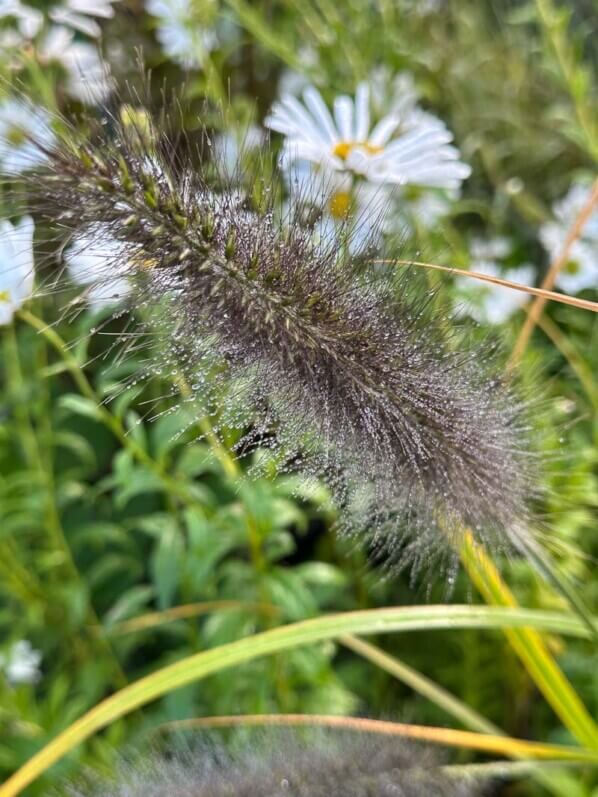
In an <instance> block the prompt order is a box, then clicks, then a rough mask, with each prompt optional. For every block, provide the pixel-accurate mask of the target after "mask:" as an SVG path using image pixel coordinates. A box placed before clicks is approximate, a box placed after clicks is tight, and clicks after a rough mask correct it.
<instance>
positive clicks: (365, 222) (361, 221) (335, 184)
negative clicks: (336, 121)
mask: <svg viewBox="0 0 598 797" xmlns="http://www.w3.org/2000/svg"><path fill="white" fill-rule="evenodd" d="M286 178H287V182H288V185H289V189H290V192H291V194H292V195H293V196H294V199H295V202H294V203H293V204H295V205H297V206H298V207H300V208H304V209H306V210H309V209H310V208H313V209H315V210H316V211H317V212H319V213H321V215H320V217H319V218H318V220H317V221H316V222H315V224H314V233H315V236H316V238H317V239H319V240H320V241H322V242H323V243H324V244H330V245H333V244H335V243H337V242H340V241H341V240H342V239H343V238H345V237H346V240H347V244H348V247H349V251H350V252H351V253H352V254H359V253H360V252H362V251H363V250H364V249H365V248H366V247H367V246H369V245H375V244H377V243H378V242H379V239H380V236H381V235H382V233H383V232H384V231H386V230H387V229H388V221H389V217H390V214H391V211H392V203H391V199H392V195H391V192H390V191H389V189H388V188H386V187H385V186H380V185H372V184H371V183H367V182H364V181H359V180H355V179H354V178H353V176H352V175H351V174H349V173H347V172H338V171H332V170H327V169H323V168H322V167H321V166H314V165H313V164H311V163H309V162H308V161H296V162H294V163H293V164H292V166H291V167H290V168H289V170H288V171H287V172H286Z"/></svg>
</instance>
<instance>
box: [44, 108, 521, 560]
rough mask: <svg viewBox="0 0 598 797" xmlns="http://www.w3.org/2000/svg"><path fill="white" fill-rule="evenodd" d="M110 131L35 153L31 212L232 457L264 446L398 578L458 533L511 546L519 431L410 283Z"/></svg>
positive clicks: (465, 350)
mask: <svg viewBox="0 0 598 797" xmlns="http://www.w3.org/2000/svg"><path fill="white" fill-rule="evenodd" d="M111 125H112V127H113V130H112V131H111V132H110V133H105V132H104V131H105V130H106V126H99V127H101V130H100V132H99V133H98V138H97V139H96V140H95V141H94V143H93V144H89V143H86V142H85V141H77V140H76V139H75V138H72V139H70V140H63V141H62V143H61V144H60V145H59V146H57V147H56V148H55V149H53V150H51V151H49V150H48V151H45V154H46V155H47V157H48V158H49V159H50V161H51V163H50V168H49V170H48V171H47V172H45V173H44V174H42V175H41V176H40V175H36V177H35V189H36V191H37V195H38V196H39V197H40V212H41V211H43V212H44V213H45V214H46V216H47V217H49V218H50V219H52V220H53V221H56V222H59V224H60V225H61V227H63V228H64V227H70V228H71V231H72V236H73V237H74V239H75V244H74V245H73V248H71V249H70V250H69V249H68V248H67V249H66V251H67V253H68V252H70V253H71V254H67V260H69V263H70V267H71V268H72V267H73V257H74V255H73V254H72V253H73V252H75V253H76V259H77V260H78V262H81V260H82V258H83V256H84V253H82V252H81V241H85V240H86V236H88V238H89V239H90V240H91V239H93V242H92V245H91V247H90V252H89V253H88V254H90V255H93V258H91V259H93V260H94V274H93V279H94V280H95V282H96V283H97V284H98V285H99V286H101V285H102V283H106V284H108V283H110V282H112V281H114V279H115V276H117V277H118V279H119V280H126V281H127V285H128V288H127V289H130V291H131V300H132V303H133V304H134V305H135V306H137V307H147V308H152V309H153V311H154V312H153V315H154V318H156V324H157V328H159V329H161V330H162V332H164V334H165V336H166V340H167V346H166V348H167V350H168V354H167V355H162V356H167V357H168V358H169V359H171V360H172V362H171V363H168V367H169V368H171V367H175V368H179V369H181V368H182V369H183V371H184V372H185V373H186V375H187V377H188V379H189V382H190V384H191V385H192V389H193V391H194V393H195V395H196V397H197V398H198V400H199V401H200V403H201V405H202V408H203V409H206V408H207V409H208V411H210V409H212V410H214V409H217V411H218V414H219V417H221V418H222V419H223V423H228V424H231V423H234V424H235V425H236V426H237V427H241V428H244V429H245V430H246V433H245V435H244V437H243V439H242V441H241V443H240V450H247V448H248V447H250V446H252V445H254V444H255V443H259V444H260V445H263V442H264V440H268V441H272V440H275V441H276V443H272V445H278V446H280V450H281V451H284V452H285V456H286V463H287V466H288V467H292V468H294V469H298V470H300V471H301V472H302V473H303V474H304V475H305V476H306V477H308V478H311V477H317V478H324V479H325V480H326V481H327V483H328V484H329V486H330V488H331V490H332V492H333V495H334V497H335V499H336V501H337V504H338V506H339V508H340V509H341V518H342V519H341V527H342V529H343V530H344V531H347V532H348V533H353V532H359V533H360V535H364V534H366V533H367V534H368V539H369V546H370V549H371V550H372V553H373V554H374V555H375V556H377V555H380V556H383V557H384V558H385V559H386V560H387V561H390V562H392V563H394V564H396V565H398V566H400V567H403V566H411V567H414V568H415V569H416V570H417V569H420V568H421V567H422V566H425V565H427V564H428V563H429V562H430V558H431V556H432V554H433V553H435V552H438V551H443V552H446V551H448V550H451V543H452V542H453V540H452V539H451V538H452V537H453V536H454V535H458V534H460V533H461V530H462V529H463V527H469V528H471V529H472V530H473V533H474V534H475V535H476V537H477V538H478V539H480V540H482V541H484V542H487V543H493V544H498V545H499V546H501V547H510V546H511V544H512V542H513V538H515V543H517V535H520V534H524V532H523V531H521V529H522V528H523V527H524V525H525V519H526V517H527V510H526V502H527V498H528V496H529V494H530V491H531V488H532V486H533V476H532V474H531V471H532V468H530V461H531V457H530V454H529V448H530V446H529V439H528V438H529V435H528V421H527V419H526V412H525V407H524V406H523V405H522V404H521V403H520V402H519V401H518V400H517V398H516V396H515V395H514V394H513V392H512V390H511V388H510V387H508V385H507V384H506V382H504V381H503V380H502V379H501V378H500V375H499V374H498V373H497V371H496V366H495V365H494V364H493V360H492V357H490V356H489V354H488V352H485V353H484V352H483V351H480V348H479V347H471V346H463V345H461V344H459V343H458V341H457V338H456V337H455V336H454V335H452V334H450V333H447V332H446V326H447V325H446V323H445V321H446V319H442V318H437V317H436V316H435V314H434V312H433V310H432V306H431V301H430V299H431V296H430V293H429V292H428V291H424V292H422V290H421V288H417V287H416V284H417V285H419V284H420V283H419V282H417V281H416V280H414V278H413V275H410V274H407V275H403V276H402V277H397V274H398V272H399V269H393V267H392V265H389V266H388V267H387V268H385V269H384V270H383V271H382V272H380V271H379V270H376V269H375V268H373V267H372V266H367V267H364V265H363V263H361V264H360V263H359V262H355V261H354V260H353V259H352V257H351V255H350V251H351V247H345V246H339V245H338V242H337V241H334V240H330V239H320V241H319V242H314V239H313V236H312V234H311V231H310V230H308V229H306V228H303V227H301V226H299V225H298V224H296V223H293V222H291V223H289V224H285V221H284V219H283V220H282V221H280V220H277V217H276V214H275V213H274V212H273V210H274V209H273V207H271V206H268V207H265V208H264V207H262V208H258V207H251V206H250V203H249V205H248V201H247V200H243V198H242V196H240V195H239V192H238V191H236V190H234V191H233V190H225V191H224V192H222V193H215V192H214V191H213V190H212V187H210V186H208V185H207V183H206V181H205V180H204V177H203V170H202V169H201V168H200V169H199V171H198V170H196V169H194V168H192V167H191V166H190V165H189V164H188V163H180V162H176V160H175V158H174V155H173V154H172V153H173V149H172V148H169V147H168V146H160V147H157V148H156V150H155V151H153V149H152V148H151V147H150V148H149V150H147V151H144V150H142V148H141V146H140V143H141V142H142V141H143V140H147V130H144V131H140V130H136V129H135V125H134V124H133V123H131V121H130V120H129V121H128V122H127V121H126V120H125V122H122V121H120V120H118V119H114V120H112V121H111ZM73 135H74V134H73ZM158 150H159V151H158ZM160 153H166V154H165V155H164V154H160ZM100 233H101V234H100ZM103 240H105V241H106V247H105V252H104V255H103V256H100V257H98V251H99V250H100V249H101V245H102V241H103ZM91 250H93V251H91ZM80 272H81V269H79V272H78V276H77V279H78V280H79V281H80V282H86V281H87V280H86V279H85V276H84V275H83V274H81V273H80ZM90 279H91V278H90ZM96 292H97V293H98V295H102V296H104V295H105V293H102V289H101V287H100V288H98V289H96ZM158 319H159V320H158ZM208 372H209V378H208V377H207V374H208ZM225 386H226V387H227V389H226V390H225V389H224V388H225ZM215 404H217V407H215V406H214V405H215ZM202 411H203V410H202ZM514 530H516V531H514Z"/></svg>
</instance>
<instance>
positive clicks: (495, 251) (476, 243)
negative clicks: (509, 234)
mask: <svg viewBox="0 0 598 797" xmlns="http://www.w3.org/2000/svg"><path fill="white" fill-rule="evenodd" d="M512 248H513V247H512V245H511V242H510V240H509V239H508V238H505V236H503V235H497V236H496V237H495V238H489V239H488V240H485V239H484V238H474V239H473V241H472V242H471V245H470V247H469V253H470V255H471V267H472V269H473V270H474V271H479V270H480V269H479V268H478V266H480V265H482V264H484V263H487V262H488V261H494V260H503V259H504V258H505V257H508V256H509V255H510V254H511V250H512Z"/></svg>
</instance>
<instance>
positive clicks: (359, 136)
mask: <svg viewBox="0 0 598 797" xmlns="http://www.w3.org/2000/svg"><path fill="white" fill-rule="evenodd" d="M369 131H370V89H369V86H368V84H367V83H360V84H359V85H358V86H357V91H356V92H355V140H356V141H367V140H368V133H369Z"/></svg>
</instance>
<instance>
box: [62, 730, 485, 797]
mask: <svg viewBox="0 0 598 797" xmlns="http://www.w3.org/2000/svg"><path fill="white" fill-rule="evenodd" d="M270 741H271V744H270V745H269V750H268V753H267V754H266V753H265V751H264V749H263V748H264V745H259V748H258V749H252V751H251V753H249V752H248V751H245V752H244V753H243V752H240V753H239V752H237V753H236V754H233V755H231V754H228V753H226V752H225V751H223V750H222V749H219V748H217V747H212V748H211V749H210V750H200V751H199V753H197V754H195V755H188V756H186V757H185V758H184V759H179V760H176V759H175V760H172V761H156V760H154V761H149V762H147V763H146V765H145V767H138V768H135V767H129V769H128V771H127V770H125V771H124V772H123V773H122V774H121V778H120V779H119V780H118V781H117V782H114V783H112V784H107V785H105V786H104V787H103V788H102V787H101V788H100V789H99V791H96V792H94V797H166V795H174V794H176V795H179V796H180V797H228V796H229V795H233V794H234V795H235V796H236V797H277V796H278V795H280V797H329V795H336V794H338V795H343V797H361V796H362V795H366V794H367V795H376V797H394V796H395V795H401V797H424V795H425V797H474V795H479V794H481V791H480V787H479V784H478V783H477V782H476V781H473V780H467V781H465V780H464V779H463V778H456V777H455V776H449V775H447V774H444V773H442V771H441V770H439V769H438V767H437V765H435V762H434V760H433V759H431V758H430V756H429V754H428V751H426V750H423V749H421V748H415V747H412V746H411V745H405V744H404V743H397V740H396V739H392V740H390V739H375V740H373V739H371V738H363V736H359V737H353V738H351V737H348V736H347V737H345V736H344V735H340V734H337V735H332V734H319V735H318V736H317V741H318V744H317V745H316V744H314V743H313V741H312V742H311V743H306V742H305V741H302V740H301V739H300V738H298V737H297V738H296V737H294V736H292V735H290V734H289V735H288V737H286V736H284V735H283V738H282V739H281V738H278V739H276V740H270ZM272 742H273V743H272ZM85 794H86V795H87V794H88V792H85ZM71 797H83V794H82V793H81V792H76V793H75V794H72V793H71Z"/></svg>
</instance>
